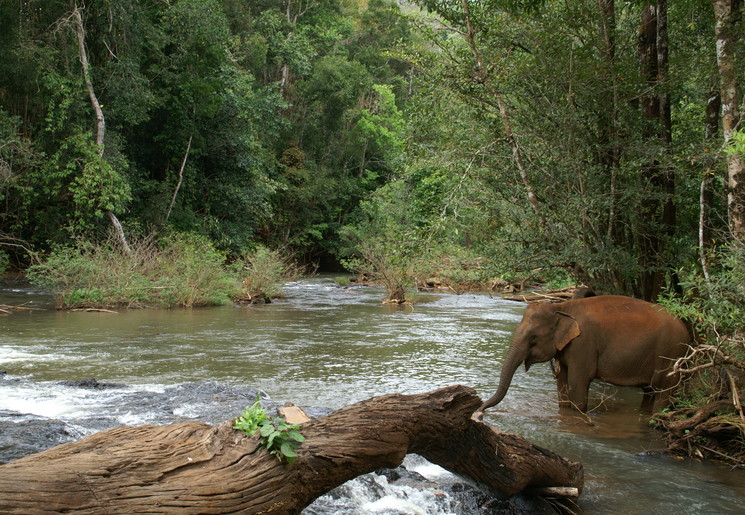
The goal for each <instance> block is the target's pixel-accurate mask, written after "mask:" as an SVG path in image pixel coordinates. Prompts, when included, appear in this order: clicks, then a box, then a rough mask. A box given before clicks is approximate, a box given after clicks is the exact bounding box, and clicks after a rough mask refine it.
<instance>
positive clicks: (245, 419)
mask: <svg viewBox="0 0 745 515" xmlns="http://www.w3.org/2000/svg"><path fill="white" fill-rule="evenodd" d="M233 429H239V430H241V431H243V432H244V433H246V434H247V435H248V436H253V435H254V434H256V431H259V433H260V434H261V445H263V446H264V447H265V448H266V450H268V451H269V452H270V453H272V454H274V455H275V456H277V458H278V459H279V461H282V460H287V463H288V464H290V465H292V464H293V463H295V460H296V459H297V453H296V452H295V451H296V450H297V448H298V446H299V445H300V444H301V443H302V442H304V441H305V437H304V436H303V435H302V434H300V431H298V426H297V425H295V424H288V423H287V421H285V419H284V418H282V417H276V418H273V417H270V416H269V415H267V414H266V411H265V410H264V409H263V408H262V407H261V400H260V399H259V396H258V395H257V396H256V402H254V403H253V405H251V406H246V409H244V410H243V413H242V414H241V415H240V416H239V417H237V418H236V419H235V422H234V423H233Z"/></svg>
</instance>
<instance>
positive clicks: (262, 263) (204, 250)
mask: <svg viewBox="0 0 745 515" xmlns="http://www.w3.org/2000/svg"><path fill="white" fill-rule="evenodd" d="M129 248H130V250H129V251H125V250H124V249H123V248H122V247H121V246H120V245H119V244H118V242H116V241H115V240H107V241H105V242H103V243H93V242H90V241H85V240H80V241H78V242H77V244H76V245H75V246H59V247H56V248H55V249H54V250H53V251H52V252H51V254H50V255H49V256H48V257H47V258H46V259H45V260H43V261H42V262H41V263H40V264H37V265H33V266H31V267H30V268H29V269H28V278H29V280H30V281H31V282H32V283H33V284H35V285H37V286H40V287H42V288H45V289H47V290H49V291H50V292H52V294H53V295H54V297H55V300H56V303H57V306H58V307H60V308H66V309H67V308H80V307H96V308H100V307H135V308H138V307H165V308H171V307H197V306H210V305H220V304H227V303H229V302H269V301H270V300H271V299H272V298H275V297H278V296H280V295H281V294H282V288H283V286H284V284H285V283H286V282H287V281H289V280H292V279H294V278H296V277H297V276H298V274H299V269H298V268H296V267H294V266H292V265H291V264H290V263H289V262H288V261H287V260H286V259H284V258H283V257H282V256H281V254H280V253H279V252H272V251H269V250H267V249H266V248H263V247H259V248H257V249H256V250H255V251H254V252H250V253H246V254H245V255H244V256H243V257H242V258H241V259H238V260H235V261H233V262H231V263H230V264H229V265H226V259H225V255H224V254H223V253H221V252H220V251H218V250H216V249H215V248H214V246H213V245H212V243H211V242H210V241H209V240H208V239H207V238H205V237H203V236H197V235H194V234H174V235H172V236H170V237H168V238H163V239H161V240H155V239H154V238H144V239H142V240H133V241H131V242H130V244H129Z"/></svg>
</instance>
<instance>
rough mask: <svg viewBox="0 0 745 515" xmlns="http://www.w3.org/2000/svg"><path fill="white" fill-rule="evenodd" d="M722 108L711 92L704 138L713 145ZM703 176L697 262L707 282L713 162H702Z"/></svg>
mask: <svg viewBox="0 0 745 515" xmlns="http://www.w3.org/2000/svg"><path fill="white" fill-rule="evenodd" d="M721 108H722V101H721V98H720V96H719V93H718V92H717V93H712V94H710V95H709V98H708V99H707V101H706V140H707V141H708V142H711V143H712V145H711V146H712V148H713V147H714V146H715V144H714V141H715V140H716V138H717V136H718V133H719V111H720V110H721ZM704 168H705V169H704V176H703V178H702V179H701V187H700V191H699V213H698V249H699V262H700V263H701V271H702V272H703V274H704V279H705V280H706V282H707V283H708V282H709V280H710V277H709V257H710V256H709V253H710V250H711V243H712V235H711V225H710V224H711V221H710V218H711V208H712V204H713V203H714V177H715V172H714V162H712V161H710V162H706V163H704Z"/></svg>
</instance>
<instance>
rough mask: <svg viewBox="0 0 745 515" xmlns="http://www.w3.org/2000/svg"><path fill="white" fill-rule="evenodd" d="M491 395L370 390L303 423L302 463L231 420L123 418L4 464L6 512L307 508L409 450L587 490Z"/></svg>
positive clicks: (494, 480) (491, 475) (491, 477)
mask: <svg viewBox="0 0 745 515" xmlns="http://www.w3.org/2000/svg"><path fill="white" fill-rule="evenodd" d="M480 404H481V399H479V397H478V396H477V395H476V392H475V391H474V390H473V389H471V388H468V387H465V386H451V387H447V388H443V389H440V390H436V391H433V392H429V393H422V394H416V395H400V394H394V395H387V396H382V397H375V398H372V399H368V400H365V401H362V402H359V403H357V404H353V405H351V406H348V407H346V408H343V409H341V410H338V411H336V412H334V413H331V414H330V415H328V416H326V417H322V418H319V419H316V420H312V421H310V422H308V423H306V424H303V425H302V426H301V431H302V433H303V435H304V436H305V442H304V443H303V444H302V445H301V447H300V448H299V449H298V451H297V452H298V459H297V461H296V462H295V463H294V464H293V465H288V464H287V463H283V462H280V461H278V459H277V457H276V456H274V455H272V454H270V453H269V452H267V450H266V449H264V448H263V447H261V446H260V444H259V438H258V437H257V436H254V437H248V436H245V435H244V434H243V433H242V432H240V431H237V430H234V429H233V428H232V421H228V422H224V423H222V424H220V425H218V426H210V425H208V424H204V423H201V422H184V423H178V424H172V425H168V426H139V427H119V428H115V429H111V430H108V431H103V432H100V433H96V434H93V435H91V436H88V437H86V438H84V439H82V440H80V441H77V442H73V443H68V444H64V445H60V446H58V447H55V448H53V449H49V450H48V451H44V452H41V453H38V454H35V455H32V456H28V457H26V458H22V459H20V460H17V461H14V462H11V463H7V464H4V465H0V512H2V513H23V514H35V513H50V512H85V513H106V514H111V513H136V512H144V511H146V512H148V513H166V512H172V513H173V512H180V513H184V512H190V513H194V512H198V513H227V512H243V513H299V512H300V511H301V510H302V509H303V508H304V507H306V506H307V505H308V504H310V503H311V502H313V501H314V500H315V499H316V498H318V497H319V496H321V495H322V494H324V493H326V492H328V491H329V490H331V489H333V488H334V487H336V486H338V485H340V484H342V483H344V482H346V481H347V480H349V479H352V478H355V477H357V476H359V475H361V474H364V473H367V472H371V471H374V470H376V469H380V468H392V467H396V466H398V465H400V464H401V462H402V460H403V459H404V456H405V455H406V454H407V453H416V454H420V455H422V456H423V457H425V458H426V459H428V460H429V461H431V462H433V463H437V464H439V465H441V466H442V467H444V468H446V469H448V470H450V471H452V472H454V473H456V474H460V475H463V476H466V477H468V478H470V479H472V480H474V481H475V482H476V483H478V484H479V485H480V486H481V487H482V488H483V489H485V490H486V491H488V492H489V493H490V494H492V495H495V496H498V497H502V498H505V497H509V496H511V495H514V494H517V493H519V492H522V491H524V490H526V489H530V488H545V487H554V488H556V487H558V488H559V489H560V490H561V489H563V488H570V489H571V490H570V491H569V493H568V494H567V495H569V496H572V497H576V496H578V495H579V494H580V493H581V491H582V486H583V472H582V465H581V464H579V463H574V462H571V461H568V460H566V459H564V458H562V457H560V456H558V455H556V454H554V453H553V452H551V451H548V450H546V449H542V448H540V447H538V446H536V445H533V444H531V443H530V442H528V441H526V440H525V439H523V438H521V437H519V436H517V435H512V434H506V433H501V432H498V431H496V430H495V429H494V428H493V427H491V426H489V425H488V424H486V423H484V422H479V421H476V420H472V419H471V415H472V414H473V412H474V411H475V410H476V409H477V408H478V407H479V406H480Z"/></svg>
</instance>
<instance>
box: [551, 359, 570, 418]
mask: <svg viewBox="0 0 745 515" xmlns="http://www.w3.org/2000/svg"><path fill="white" fill-rule="evenodd" d="M555 366H556V368H557V369H558V370H556V388H557V390H558V391H559V406H560V407H562V408H570V407H571V406H572V405H571V403H570V402H569V380H568V375H567V367H566V365H564V364H562V363H559V362H558V361H557V362H556V365H555Z"/></svg>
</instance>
